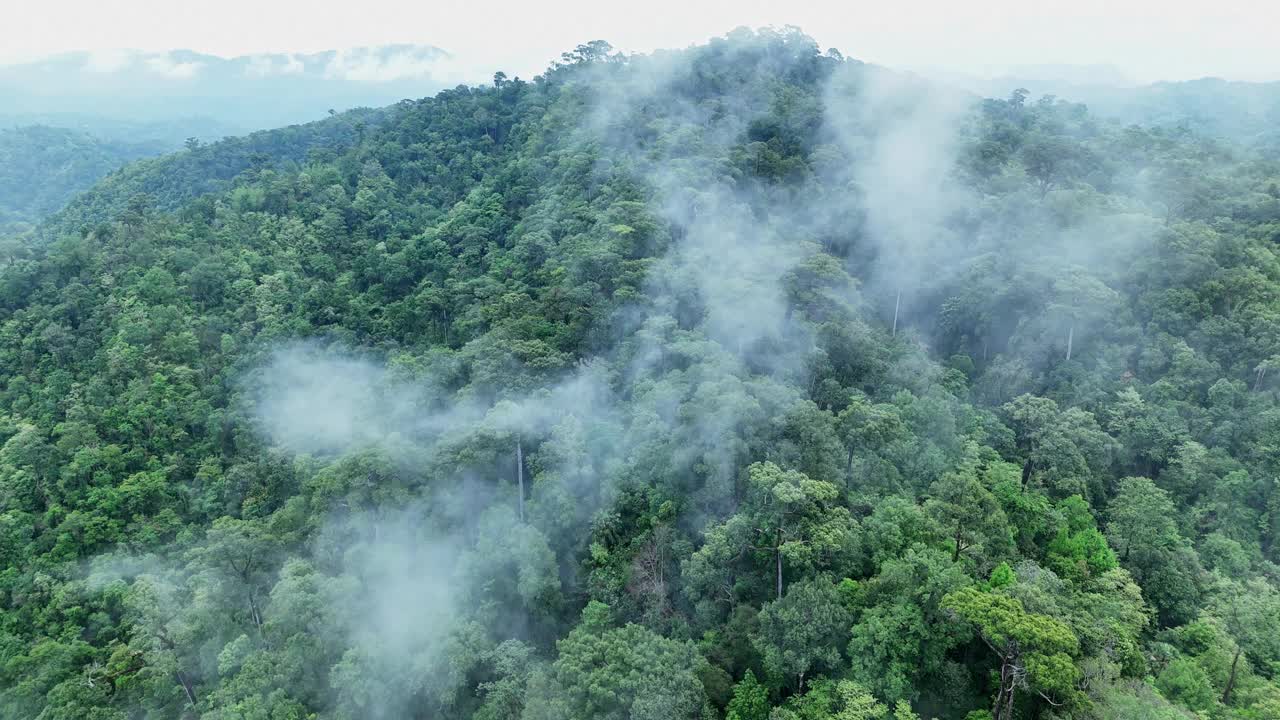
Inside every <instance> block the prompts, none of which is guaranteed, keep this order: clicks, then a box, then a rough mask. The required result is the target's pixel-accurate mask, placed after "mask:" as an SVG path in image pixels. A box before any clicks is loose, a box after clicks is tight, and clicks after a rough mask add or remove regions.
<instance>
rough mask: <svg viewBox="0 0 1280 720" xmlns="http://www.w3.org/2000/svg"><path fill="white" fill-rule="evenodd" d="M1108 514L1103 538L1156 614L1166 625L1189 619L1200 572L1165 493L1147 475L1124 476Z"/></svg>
mask: <svg viewBox="0 0 1280 720" xmlns="http://www.w3.org/2000/svg"><path fill="white" fill-rule="evenodd" d="M1108 516H1109V520H1108V522H1107V539H1108V540H1110V541H1111V544H1112V545H1113V546H1115V548H1116V549H1117V551H1118V554H1119V556H1120V561H1121V564H1123V565H1124V566H1125V567H1127V568H1128V569H1129V570H1130V572H1132V573H1133V576H1134V579H1135V580H1137V581H1138V584H1139V585H1141V586H1142V588H1143V592H1144V594H1145V595H1146V596H1147V597H1148V598H1149V599H1150V600H1151V603H1152V604H1153V605H1155V607H1156V609H1157V610H1158V611H1159V612H1160V619H1161V620H1162V621H1163V622H1165V623H1167V624H1176V623H1177V622H1179V621H1182V622H1185V621H1186V620H1189V619H1191V616H1192V615H1193V614H1194V612H1195V608H1196V607H1197V606H1198V604H1199V598H1200V592H1201V583H1202V577H1201V576H1202V574H1203V571H1202V570H1201V568H1200V566H1199V561H1198V559H1197V558H1196V557H1195V553H1194V551H1193V550H1191V548H1190V547H1188V546H1187V542H1186V540H1185V539H1184V538H1183V537H1182V536H1181V535H1179V534H1178V528H1177V525H1176V524H1175V519H1174V518H1175V517H1176V511H1175V509H1174V506H1173V501H1172V500H1170V498H1169V493H1167V492H1166V491H1164V490H1162V489H1160V488H1158V487H1156V485H1155V483H1153V482H1151V481H1150V480H1148V479H1147V478H1140V477H1130V478H1125V479H1123V480H1121V481H1120V483H1119V489H1118V491H1117V492H1116V496H1115V498H1114V499H1113V500H1112V502H1111V505H1110V507H1109V508H1108Z"/></svg>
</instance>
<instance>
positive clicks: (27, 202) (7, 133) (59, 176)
mask: <svg viewBox="0 0 1280 720" xmlns="http://www.w3.org/2000/svg"><path fill="white" fill-rule="evenodd" d="M168 149H170V148H168V147H165V146H163V145H160V144H158V143H146V144H135V143H126V142H115V141H109V140H101V139H99V138H96V137H94V136H92V135H88V134H85V133H81V132H77V131H75V130H67V129H63V128H53V127H47V126H41V125H33V126H28V127H20V128H12V129H0V235H4V234H7V233H16V232H20V231H23V230H27V229H29V228H30V227H32V226H33V225H35V223H37V222H39V221H40V220H42V219H44V218H45V217H46V216H48V215H50V214H52V213H53V212H54V211H56V210H58V209H60V208H61V207H62V206H63V205H66V204H67V201H68V200H70V199H71V198H72V196H74V195H76V194H77V193H80V192H82V191H84V190H86V189H88V188H89V187H90V186H92V185H93V184H94V183H95V182H97V181H98V180H100V179H101V178H102V177H103V176H104V175H106V174H107V173H109V172H111V171H113V170H117V169H119V168H120V167H121V166H123V165H125V164H126V163H128V162H129V161H131V160H136V159H138V158H142V157H146V156H148V155H159V154H160V153H162V152H164V151H165V150H168Z"/></svg>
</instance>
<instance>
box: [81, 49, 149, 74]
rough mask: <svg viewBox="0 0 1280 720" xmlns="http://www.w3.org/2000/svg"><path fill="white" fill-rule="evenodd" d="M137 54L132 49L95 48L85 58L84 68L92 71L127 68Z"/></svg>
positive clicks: (111, 70)
mask: <svg viewBox="0 0 1280 720" xmlns="http://www.w3.org/2000/svg"><path fill="white" fill-rule="evenodd" d="M136 55H137V53H136V52H134V51H132V50H94V51H91V52H90V53H89V54H88V55H87V56H86V57H85V60H84V69H85V70H86V71H88V72H91V73H113V72H117V71H120V70H123V69H125V68H126V67H128V66H129V64H130V63H132V62H133V60H134V57H135V56H136Z"/></svg>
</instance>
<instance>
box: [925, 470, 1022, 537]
mask: <svg viewBox="0 0 1280 720" xmlns="http://www.w3.org/2000/svg"><path fill="white" fill-rule="evenodd" d="M983 474H984V468H983V466H982V461H981V460H980V459H979V450H978V448H977V447H976V446H970V447H969V448H967V449H966V452H965V457H964V459H963V460H962V461H961V463H960V466H959V467H957V468H956V469H955V470H953V471H951V472H949V473H947V474H945V475H943V476H942V477H941V478H940V479H939V480H938V481H937V482H935V483H934V484H933V485H932V486H930V488H929V499H928V500H927V501H926V502H925V506H924V507H925V512H927V513H928V514H929V516H930V517H931V518H933V520H934V522H935V523H937V526H938V527H939V528H941V529H942V532H945V533H946V535H947V537H948V538H949V539H950V541H951V560H952V562H955V561H957V560H959V559H960V557H961V555H963V554H964V553H965V552H966V551H968V550H970V549H973V548H974V547H978V548H980V549H981V550H982V551H983V553H984V555H983V556H980V557H982V558H983V559H985V560H988V561H994V560H995V559H998V558H999V557H1000V556H1001V555H1002V554H1003V553H1005V552H1008V551H1009V550H1010V549H1011V546H1012V537H1011V535H1010V532H1009V528H1008V523H1007V521H1006V519H1005V515H1004V509H1003V508H1001V507H1000V503H999V502H997V501H996V498H995V496H994V495H993V494H992V493H991V490H990V489H989V488H988V487H987V486H986V484H985V483H984V482H983Z"/></svg>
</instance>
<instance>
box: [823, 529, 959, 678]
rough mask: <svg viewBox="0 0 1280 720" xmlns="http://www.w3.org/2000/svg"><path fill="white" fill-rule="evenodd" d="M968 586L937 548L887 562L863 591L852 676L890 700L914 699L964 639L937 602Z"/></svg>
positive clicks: (853, 645)
mask: <svg viewBox="0 0 1280 720" xmlns="http://www.w3.org/2000/svg"><path fill="white" fill-rule="evenodd" d="M970 582H971V580H970V579H969V578H968V577H967V576H966V575H965V573H964V569H963V568H962V567H961V566H960V565H959V564H957V563H956V562H954V561H950V560H949V559H948V558H947V556H946V555H945V554H943V553H942V552H941V551H938V550H933V549H924V548H918V547H917V548H911V549H909V550H907V551H906V552H905V553H904V554H903V556H902V557H899V558H892V559H889V560H886V561H885V562H884V564H883V565H881V567H880V573H879V574H878V575H877V576H876V577H874V578H872V579H871V580H869V581H867V582H866V583H865V587H864V588H863V605H864V606H863V607H862V608H861V610H860V612H859V613H858V617H857V621H856V622H855V623H854V624H853V628H852V631H851V639H850V641H849V646H848V654H849V658H850V661H851V663H852V677H853V678H854V679H855V680H857V681H858V682H859V683H860V684H862V686H863V687H866V688H868V689H870V690H872V691H873V692H875V693H876V695H877V696H879V697H882V698H886V699H888V700H899V699H908V700H912V699H915V698H917V697H918V696H919V694H920V691H921V686H922V685H923V684H924V683H927V682H929V681H930V680H931V679H933V678H936V677H938V676H940V674H941V673H942V669H943V667H942V666H943V664H944V663H945V661H946V654H947V652H948V651H950V650H951V649H952V648H954V647H955V646H956V645H958V644H960V643H962V642H965V641H966V640H968V635H967V634H966V632H965V630H964V628H963V627H961V626H958V625H956V624H955V623H953V622H951V621H950V618H949V617H948V615H947V613H946V612H944V610H943V609H942V607H941V603H942V599H943V598H944V597H946V595H947V594H949V593H951V592H954V591H956V590H958V589H960V588H962V587H964V586H966V585H968V584H969V583H970Z"/></svg>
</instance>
